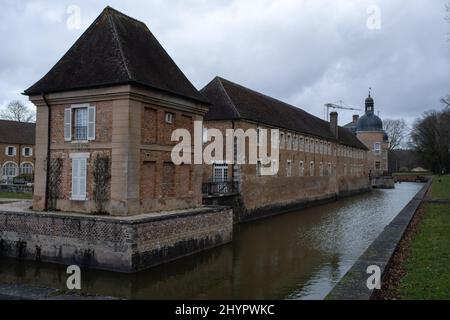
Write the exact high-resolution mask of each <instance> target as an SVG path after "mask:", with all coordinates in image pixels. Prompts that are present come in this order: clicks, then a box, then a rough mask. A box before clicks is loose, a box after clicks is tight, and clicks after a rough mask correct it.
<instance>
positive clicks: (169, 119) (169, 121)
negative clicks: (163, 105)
mask: <svg viewBox="0 0 450 320" xmlns="http://www.w3.org/2000/svg"><path fill="white" fill-rule="evenodd" d="M174 119H175V115H174V114H173V113H170V112H166V123H167V124H173V120H174Z"/></svg>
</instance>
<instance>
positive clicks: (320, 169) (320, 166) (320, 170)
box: [319, 162, 323, 177]
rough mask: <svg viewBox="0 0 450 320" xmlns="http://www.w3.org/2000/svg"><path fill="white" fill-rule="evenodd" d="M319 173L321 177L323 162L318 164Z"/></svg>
mask: <svg viewBox="0 0 450 320" xmlns="http://www.w3.org/2000/svg"><path fill="white" fill-rule="evenodd" d="M319 175H320V176H321V177H323V163H322V162H321V163H320V164H319Z"/></svg>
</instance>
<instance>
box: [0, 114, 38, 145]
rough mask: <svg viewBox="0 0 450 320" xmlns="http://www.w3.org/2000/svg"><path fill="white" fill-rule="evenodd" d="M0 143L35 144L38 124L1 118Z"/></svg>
mask: <svg viewBox="0 0 450 320" xmlns="http://www.w3.org/2000/svg"><path fill="white" fill-rule="evenodd" d="M0 143H2V144H23V145H34V144H35V143H36V124H34V123H23V122H16V121H6V120H0Z"/></svg>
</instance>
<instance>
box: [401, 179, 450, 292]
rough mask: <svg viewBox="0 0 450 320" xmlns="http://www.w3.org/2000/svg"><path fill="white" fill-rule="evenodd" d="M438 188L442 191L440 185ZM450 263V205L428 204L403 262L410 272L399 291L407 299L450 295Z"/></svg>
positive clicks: (403, 266)
mask: <svg viewBox="0 0 450 320" xmlns="http://www.w3.org/2000/svg"><path fill="white" fill-rule="evenodd" d="M447 185H448V181H447ZM435 189H436V190H439V192H441V191H442V190H441V187H440V186H438V187H434V188H433V191H434V190H435ZM446 192H447V193H448V192H449V189H448V188H447V190H446ZM442 194H444V192H442ZM449 266H450V205H437V204H428V205H427V207H426V211H425V214H424V217H423V220H422V221H421V222H420V224H419V229H418V233H417V235H416V236H415V237H414V238H413V239H412V240H411V242H410V246H409V254H408V256H407V258H406V259H405V260H404V261H403V262H402V268H403V269H404V270H405V271H406V275H405V276H404V277H403V278H402V279H401V280H400V283H399V285H398V287H397V292H398V294H399V295H400V297H401V298H402V299H405V300H437V299H446V300H448V299H450V268H449Z"/></svg>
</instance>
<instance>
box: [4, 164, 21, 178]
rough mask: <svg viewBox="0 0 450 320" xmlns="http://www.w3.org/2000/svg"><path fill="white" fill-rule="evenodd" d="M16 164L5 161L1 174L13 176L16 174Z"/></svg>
mask: <svg viewBox="0 0 450 320" xmlns="http://www.w3.org/2000/svg"><path fill="white" fill-rule="evenodd" d="M18 171H19V170H18V166H17V164H15V163H14V162H7V163H5V164H4V165H3V169H2V175H3V176H4V177H8V178H13V177H16V176H17V175H18Z"/></svg>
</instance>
